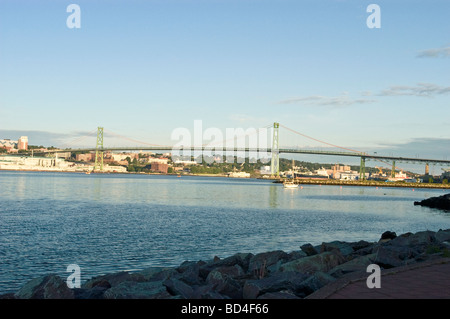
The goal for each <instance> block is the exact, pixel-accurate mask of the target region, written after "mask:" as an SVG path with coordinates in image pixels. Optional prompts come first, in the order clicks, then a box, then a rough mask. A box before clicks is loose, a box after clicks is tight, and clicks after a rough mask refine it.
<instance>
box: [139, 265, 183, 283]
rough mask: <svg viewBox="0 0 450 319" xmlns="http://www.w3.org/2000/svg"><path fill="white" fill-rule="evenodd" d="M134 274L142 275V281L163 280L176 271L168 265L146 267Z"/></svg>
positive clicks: (175, 273)
mask: <svg viewBox="0 0 450 319" xmlns="http://www.w3.org/2000/svg"><path fill="white" fill-rule="evenodd" d="M135 274H136V275H142V277H143V281H151V280H157V281H158V280H165V279H168V278H170V277H172V276H173V275H177V274H178V272H177V271H176V270H175V269H174V268H169V267H148V268H145V269H143V270H141V271H138V272H136V273H135Z"/></svg>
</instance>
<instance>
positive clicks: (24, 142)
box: [17, 136, 28, 150]
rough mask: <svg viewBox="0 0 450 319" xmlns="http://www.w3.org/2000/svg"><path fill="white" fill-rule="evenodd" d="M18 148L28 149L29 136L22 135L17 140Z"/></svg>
mask: <svg viewBox="0 0 450 319" xmlns="http://www.w3.org/2000/svg"><path fill="white" fill-rule="evenodd" d="M17 149H19V150H27V149H28V136H21V137H20V138H19V140H18V141H17Z"/></svg>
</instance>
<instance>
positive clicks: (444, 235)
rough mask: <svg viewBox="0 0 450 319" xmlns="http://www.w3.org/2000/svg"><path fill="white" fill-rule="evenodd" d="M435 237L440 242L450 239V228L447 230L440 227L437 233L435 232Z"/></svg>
mask: <svg viewBox="0 0 450 319" xmlns="http://www.w3.org/2000/svg"><path fill="white" fill-rule="evenodd" d="M434 237H435V238H436V240H437V241H438V242H440V243H442V242H444V241H450V229H447V230H442V229H440V230H439V231H438V232H437V233H435V234H434Z"/></svg>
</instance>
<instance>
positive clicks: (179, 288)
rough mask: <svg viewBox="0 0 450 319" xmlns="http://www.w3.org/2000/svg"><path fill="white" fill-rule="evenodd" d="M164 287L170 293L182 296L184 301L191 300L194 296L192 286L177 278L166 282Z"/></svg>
mask: <svg viewBox="0 0 450 319" xmlns="http://www.w3.org/2000/svg"><path fill="white" fill-rule="evenodd" d="M163 285H164V286H165V287H166V288H167V291H168V292H169V293H171V294H172V295H177V296H181V297H182V298H184V299H191V298H192V297H193V295H194V289H193V288H192V287H191V286H189V285H188V284H186V283H185V282H183V281H181V280H179V279H176V278H170V279H166V280H164V282H163Z"/></svg>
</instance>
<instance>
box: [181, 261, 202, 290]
mask: <svg viewBox="0 0 450 319" xmlns="http://www.w3.org/2000/svg"><path fill="white" fill-rule="evenodd" d="M204 264H205V263H204V262H193V263H189V264H186V263H183V264H182V265H181V266H180V267H178V268H177V270H178V272H180V273H181V274H180V275H178V276H177V278H179V279H180V280H182V281H183V282H185V283H186V284H188V285H199V284H201V282H202V281H203V279H202V278H200V266H202V265H204Z"/></svg>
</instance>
